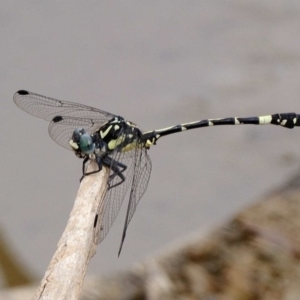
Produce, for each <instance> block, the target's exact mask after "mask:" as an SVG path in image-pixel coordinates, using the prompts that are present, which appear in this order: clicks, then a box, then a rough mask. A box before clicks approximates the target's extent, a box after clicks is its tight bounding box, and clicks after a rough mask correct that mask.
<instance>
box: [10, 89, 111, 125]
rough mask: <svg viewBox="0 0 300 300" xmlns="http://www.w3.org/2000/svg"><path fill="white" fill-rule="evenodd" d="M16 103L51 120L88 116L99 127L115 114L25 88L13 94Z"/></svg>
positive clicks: (31, 112) (27, 110) (23, 108)
mask: <svg viewBox="0 0 300 300" xmlns="http://www.w3.org/2000/svg"><path fill="white" fill-rule="evenodd" d="M14 102H15V103H16V105H17V106H18V107H19V108H21V109H22V110H24V111H26V112H27V113H29V114H31V115H33V116H36V117H38V118H42V119H45V120H47V121H51V120H52V119H53V118H54V117H56V116H69V117H78V118H90V119H92V120H93V121H94V123H97V124H98V125H99V127H100V126H101V125H102V124H103V123H105V122H106V121H108V120H110V119H111V118H113V117H114V116H115V115H113V114H110V113H108V112H105V111H103V110H100V109H97V108H94V107H90V106H87V105H84V104H79V103H74V102H69V101H62V100H57V99H54V98H50V97H45V96H42V95H38V94H35V93H31V92H28V91H25V90H20V91H18V92H16V93H15V95H14Z"/></svg>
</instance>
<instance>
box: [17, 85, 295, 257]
mask: <svg viewBox="0 0 300 300" xmlns="http://www.w3.org/2000/svg"><path fill="white" fill-rule="evenodd" d="M13 99H14V102H15V104H16V105H17V106H18V107H19V108H21V109H22V110H24V111H25V112H27V113H29V114H31V115H33V116H36V117H39V118H42V119H45V120H47V121H49V122H50V124H49V128H48V132H49V135H50V137H51V138H52V139H53V140H54V141H55V142H56V143H57V144H59V145H60V146H62V147H64V148H66V149H68V150H71V151H73V152H74V153H75V155H76V156H77V157H79V158H81V159H83V164H82V177H81V179H82V178H83V177H84V176H88V175H90V174H92V173H96V172H100V171H101V170H102V168H103V167H107V168H108V169H109V177H108V180H107V190H106V194H105V196H104V199H103V201H101V203H100V204H99V205H98V208H97V212H96V215H95V220H94V228H93V230H94V233H93V237H94V243H95V244H99V243H100V242H102V241H103V239H104V238H105V237H106V235H107V234H108V232H109V230H110V228H111V226H112V225H113V223H114V221H115V219H116V217H117V215H118V213H119V211H120V208H121V205H122V203H123V200H124V198H125V195H126V194H127V192H128V191H130V192H129V197H128V206H127V212H126V217H125V223H124V227H123V233H122V238H121V243H120V247H119V251H118V256H120V253H121V250H122V247H123V243H124V240H125V237H126V232H127V228H128V225H129V223H130V221H131V219H132V217H133V215H134V213H135V211H136V207H137V205H138V203H139V201H140V200H141V198H142V196H143V195H144V193H145V192H146V189H147V186H148V182H149V178H150V173H151V160H150V157H149V155H148V150H149V149H150V147H151V146H152V145H155V144H156V142H157V140H158V139H159V138H161V137H163V136H167V135H170V134H173V133H177V132H182V131H186V130H190V129H196V128H201V127H209V126H218V125H242V124H253V125H268V124H273V125H279V126H282V127H285V128H290V129H291V128H294V127H295V126H300V115H299V114H296V113H277V114H272V115H266V116H256V117H246V118H239V117H230V118H218V119H205V120H200V121H195V122H189V123H183V124H180V125H175V126H170V127H167V128H163V129H156V130H150V131H142V130H140V129H139V127H138V126H137V125H136V124H135V123H133V122H130V121H127V120H125V119H124V118H123V117H121V116H118V115H115V114H112V113H109V112H106V111H103V110H100V109H97V108H94V107H90V106H87V105H84V104H79V103H74V102H69V101H62V100H57V99H54V98H50V97H45V96H42V95H39V94H35V93H32V92H29V91H26V90H19V91H18V92H16V93H15V95H14V97H13ZM91 160H94V161H95V162H96V163H97V166H98V169H97V170H96V171H93V172H86V165H87V163H88V162H90V161H91ZM100 212H101V218H99V215H100Z"/></svg>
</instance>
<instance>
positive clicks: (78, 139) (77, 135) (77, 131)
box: [72, 128, 86, 143]
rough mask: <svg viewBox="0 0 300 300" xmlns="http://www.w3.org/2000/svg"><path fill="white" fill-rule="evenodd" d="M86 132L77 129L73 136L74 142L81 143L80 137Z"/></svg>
mask: <svg viewBox="0 0 300 300" xmlns="http://www.w3.org/2000/svg"><path fill="white" fill-rule="evenodd" d="M85 133H86V132H85V130H84V129H83V128H76V129H75V130H74V131H73V136H72V140H73V141H74V142H75V143H79V141H80V137H81V136H82V135H83V134H85Z"/></svg>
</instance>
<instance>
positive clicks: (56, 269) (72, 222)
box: [33, 162, 108, 300]
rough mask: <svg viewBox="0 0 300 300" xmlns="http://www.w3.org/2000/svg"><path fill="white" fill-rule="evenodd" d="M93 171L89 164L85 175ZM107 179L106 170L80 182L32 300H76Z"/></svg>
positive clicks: (93, 164) (86, 264)
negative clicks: (52, 253) (67, 218)
mask: <svg viewBox="0 0 300 300" xmlns="http://www.w3.org/2000/svg"><path fill="white" fill-rule="evenodd" d="M97 168H98V167H97V165H96V163H95V162H91V163H90V165H89V167H88V172H91V171H94V170H96V169H97ZM107 178H108V171H107V169H106V168H103V170H102V171H101V172H99V173H95V174H92V175H89V176H86V177H84V178H83V180H82V182H81V184H80V187H79V191H78V194H77V197H76V200H75V204H74V207H73V209H72V212H71V214H70V218H69V221H68V224H67V227H66V229H65V231H64V233H63V235H62V237H61V239H60V241H59V243H58V245H57V250H56V252H55V254H54V256H53V258H52V259H51V261H50V264H49V266H48V269H47V271H46V273H45V275H44V278H43V279H42V281H41V284H40V286H39V288H38V289H37V291H36V294H35V296H34V298H33V299H34V300H37V299H40V300H41V299H43V300H46V299H47V300H48V299H49V300H53V299H55V300H63V299H68V300H75V299H79V295H80V291H81V288H82V284H83V280H84V277H85V274H86V271H87V266H88V264H89V261H90V259H91V257H92V256H93V255H94V254H95V252H96V246H95V244H94V241H93V225H94V219H95V215H96V209H97V207H98V204H99V201H102V200H103V198H104V195H105V192H106V188H107V184H106V183H107ZM99 218H101V215H100V216H99Z"/></svg>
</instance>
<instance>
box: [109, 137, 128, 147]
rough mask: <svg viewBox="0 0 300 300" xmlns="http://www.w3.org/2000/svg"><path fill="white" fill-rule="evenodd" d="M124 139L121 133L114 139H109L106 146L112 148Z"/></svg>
mask: <svg viewBox="0 0 300 300" xmlns="http://www.w3.org/2000/svg"><path fill="white" fill-rule="evenodd" d="M124 140H125V136H124V135H123V134H122V135H121V136H119V137H118V138H117V139H115V140H111V141H110V142H109V143H108V144H107V146H108V149H109V150H114V149H115V148H116V147H117V146H119V145H120V144H121V143H123V142H124Z"/></svg>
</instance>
